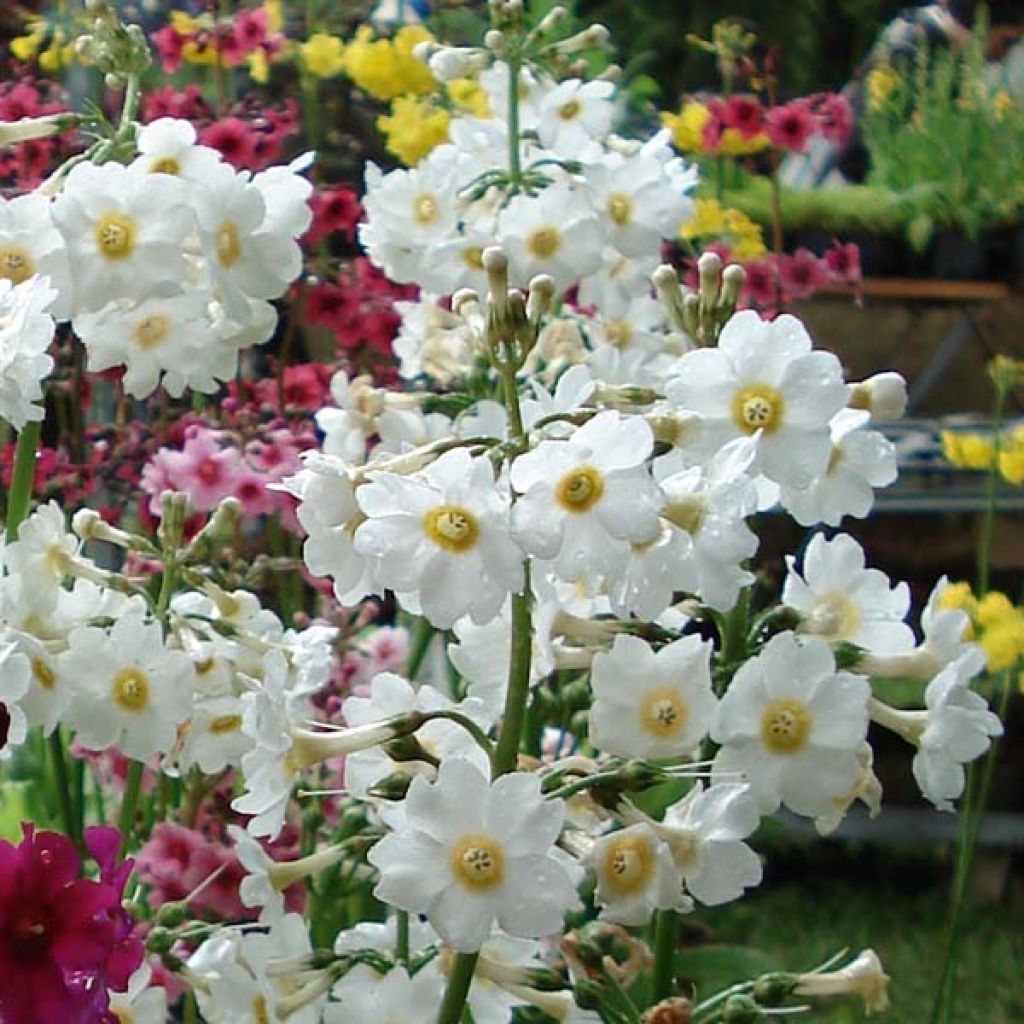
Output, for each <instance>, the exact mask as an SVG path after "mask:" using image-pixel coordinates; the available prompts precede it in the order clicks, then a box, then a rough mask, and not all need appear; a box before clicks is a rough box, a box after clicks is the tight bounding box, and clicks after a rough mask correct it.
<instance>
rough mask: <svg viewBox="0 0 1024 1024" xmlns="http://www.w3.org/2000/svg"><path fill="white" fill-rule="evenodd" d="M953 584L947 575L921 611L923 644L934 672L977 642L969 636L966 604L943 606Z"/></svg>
mask: <svg viewBox="0 0 1024 1024" xmlns="http://www.w3.org/2000/svg"><path fill="white" fill-rule="evenodd" d="M949 585H950V584H949V580H948V578H947V577H945V576H943V577H942V578H941V579H940V580H938V582H937V583H936V584H935V586H934V587H932V592H931V593H930V594H929V595H928V601H927V602H926V603H925V606H924V611H922V612H921V631H922V632H923V633H924V643H923V644H922V645H921V646H922V648H923V651H924V653H925V654H926V656H927V659H928V660H929V661H930V662H931V665H932V666H933V668H932V672H931V673H930V674H931V675H934V674H935V673H936V672H939V671H940V670H941V669H942V668H944V667H945V666H946V665H949V664H950V663H952V662H954V661H956V660H957V659H959V658H960V657H962V656H963V655H964V654H966V653H967V652H968V651H970V650H972V649H974V644H971V643H968V642H967V639H966V638H967V636H968V635H969V634H970V628H971V620H970V616H968V614H967V612H965V611H964V610H963V609H962V608H944V607H943V604H942V596H943V594H944V593H945V591H946V588H947V587H948V586H949Z"/></svg>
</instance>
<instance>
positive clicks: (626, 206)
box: [608, 192, 633, 228]
mask: <svg viewBox="0 0 1024 1024" xmlns="http://www.w3.org/2000/svg"><path fill="white" fill-rule="evenodd" d="M608 216H609V217H611V219H612V221H613V223H615V224H618V226H619V227H620V228H621V227H622V226H623V225H624V224H628V223H629V221H630V218H631V217H632V216H633V200H632V199H631V198H630V197H629V196H627V195H626V193H625V192H614V193H613V194H612V195H610V196H609V197H608Z"/></svg>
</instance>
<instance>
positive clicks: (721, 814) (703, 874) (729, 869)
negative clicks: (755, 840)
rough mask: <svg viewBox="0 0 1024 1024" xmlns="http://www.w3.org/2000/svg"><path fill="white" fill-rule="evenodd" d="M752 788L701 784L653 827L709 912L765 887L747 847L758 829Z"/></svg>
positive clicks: (757, 863)
mask: <svg viewBox="0 0 1024 1024" xmlns="http://www.w3.org/2000/svg"><path fill="white" fill-rule="evenodd" d="M760 821H761V815H760V812H759V810H758V806H757V801H756V800H755V799H754V798H753V796H752V795H751V792H750V788H749V787H748V786H745V785H742V784H740V783H735V782H721V783H717V784H716V785H713V786H712V787H711V788H710V789H704V784H703V783H701V782H698V783H696V784H695V785H694V787H693V789H691V790H690V792H689V793H687V795H686V796H685V797H683V799H682V800H680V801H679V802H678V803H676V804H673V805H672V806H671V807H669V808H668V809H667V810H666V811H665V817H664V819H663V820H662V821H660V822H657V823H656V824H655V828H656V829H657V832H658V835H659V836H660V837H661V838H662V839H663V840H664V841H665V842H666V843H667V844H668V846H669V849H670V850H671V851H672V856H673V858H674V860H675V863H676V865H677V867H678V868H679V870H680V871H681V872H682V874H683V878H684V879H685V882H686V889H687V892H689V893H691V894H692V895H693V897H694V898H695V899H697V900H699V901H700V902H701V903H703V904H704V905H705V906H709V907H711V906H716V905H717V904H719V903H728V902H730V901H731V900H737V899H739V898H740V896H742V895H743V890H744V889H747V888H749V887H750V886H753V885H760V883H761V861H760V858H759V857H758V856H757V854H756V853H754V851H753V850H751V849H750V847H749V846H747V844H746V843H744V842H743V840H744V839H746V838H747V837H748V836H749V835H752V834H753V833H754V831H755V830H756V829H757V826H758V825H759V824H760Z"/></svg>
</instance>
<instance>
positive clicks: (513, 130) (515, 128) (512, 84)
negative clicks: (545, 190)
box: [507, 54, 523, 189]
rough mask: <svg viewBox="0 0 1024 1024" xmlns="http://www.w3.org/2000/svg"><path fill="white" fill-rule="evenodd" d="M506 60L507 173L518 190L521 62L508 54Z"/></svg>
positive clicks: (521, 171) (519, 179)
mask: <svg viewBox="0 0 1024 1024" xmlns="http://www.w3.org/2000/svg"><path fill="white" fill-rule="evenodd" d="M507 60H508V171H509V178H510V179H511V181H512V187H513V188H515V189H518V188H519V185H520V183H521V182H522V178H523V167H522V162H521V158H520V153H519V71H520V69H521V68H522V61H521V60H520V58H519V57H518V56H517V55H516V56H513V55H512V54H509V56H508V57H507Z"/></svg>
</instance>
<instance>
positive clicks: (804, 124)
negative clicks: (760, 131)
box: [765, 100, 818, 153]
mask: <svg viewBox="0 0 1024 1024" xmlns="http://www.w3.org/2000/svg"><path fill="white" fill-rule="evenodd" d="M765 128H766V130H767V132H768V138H769V139H770V140H771V143H772V145H773V146H774V147H775V148H776V149H785V150H788V151H789V152H790V153H802V152H803V151H804V150H805V149H806V148H807V141H808V139H810V138H811V136H812V135H814V133H815V131H817V128H818V123H817V120H816V119H815V117H814V113H813V111H812V110H811V106H810V104H809V103H808V102H807V101H806V100H793V102H792V103H786V104H784V105H782V106H780V107H772V109H771V110H769V111H768V114H767V116H766V118H765Z"/></svg>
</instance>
